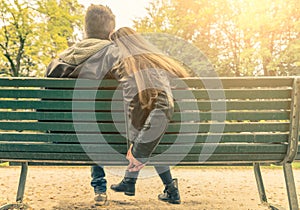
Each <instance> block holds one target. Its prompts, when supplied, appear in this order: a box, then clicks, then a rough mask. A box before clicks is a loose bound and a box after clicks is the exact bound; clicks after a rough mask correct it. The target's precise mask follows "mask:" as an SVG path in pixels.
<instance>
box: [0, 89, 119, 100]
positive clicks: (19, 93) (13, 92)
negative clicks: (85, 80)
mask: <svg viewBox="0 0 300 210" xmlns="http://www.w3.org/2000/svg"><path fill="white" fill-rule="evenodd" d="M112 96H114V100H120V99H122V91H121V90H100V91H98V90H75V91H74V90H63V89H60V90H38V89H35V90H28V89H0V98H38V99H90V100H91V99H96V98H99V99H100V98H101V99H110V100H111V98H112Z"/></svg>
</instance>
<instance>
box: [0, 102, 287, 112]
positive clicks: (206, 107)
mask: <svg viewBox="0 0 300 210" xmlns="http://www.w3.org/2000/svg"><path fill="white" fill-rule="evenodd" d="M1 108H2V109H40V110H45V109H46V110H72V108H74V109H76V110H83V111H84V110H88V111H90V110H112V108H113V109H115V110H123V109H124V105H123V103H122V102H121V101H114V102H110V101H96V102H94V101H91V102H88V101H73V102H72V101H26V100H5V101H0V109H1ZM211 109H213V110H215V111H225V110H289V109H290V101H275V100H274V101H213V102H209V101H203V102H202V101H198V102H193V101H184V102H183V101H178V102H177V103H176V104H175V110H180V111H184V110H197V111H198V110H201V111H210V110H211Z"/></svg>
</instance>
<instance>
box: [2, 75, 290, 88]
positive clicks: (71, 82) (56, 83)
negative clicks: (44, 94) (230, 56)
mask: <svg viewBox="0 0 300 210" xmlns="http://www.w3.org/2000/svg"><path fill="white" fill-rule="evenodd" d="M293 79H294V78H293V77H231V78H230V77H218V78H186V79H179V81H178V79H177V80H174V81H172V84H173V85H177V87H183V88H184V87H186V86H190V87H198V88H204V87H205V84H212V85H213V83H216V84H217V85H215V86H217V87H219V84H218V83H221V84H222V87H224V88H239V87H248V88H252V87H277V88H278V87H292V85H293ZM180 81H183V82H180ZM203 81H204V82H203ZM183 83H184V84H183ZM75 84H77V87H78V88H79V87H81V88H87V87H88V88H90V87H98V84H99V81H98V80H88V79H63V78H59V79H57V78H13V79H12V78H0V86H1V87H49V88H50V87H52V88H72V87H74V86H75ZM101 84H102V86H107V87H112V86H118V83H117V82H116V81H114V80H103V81H102V83H101ZM212 85H209V86H212ZM206 86H207V85H206Z"/></svg>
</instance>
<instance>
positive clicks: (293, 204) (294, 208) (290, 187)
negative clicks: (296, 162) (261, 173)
mask: <svg viewBox="0 0 300 210" xmlns="http://www.w3.org/2000/svg"><path fill="white" fill-rule="evenodd" d="M283 172H284V178H285V184H286V189H287V195H288V199H289V206H290V210H299V206H298V199H297V193H296V186H295V180H294V175H293V168H292V164H291V163H284V164H283Z"/></svg>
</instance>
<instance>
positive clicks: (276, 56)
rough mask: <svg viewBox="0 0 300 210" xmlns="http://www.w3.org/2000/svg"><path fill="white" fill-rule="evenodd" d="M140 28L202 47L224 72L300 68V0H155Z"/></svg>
mask: <svg viewBox="0 0 300 210" xmlns="http://www.w3.org/2000/svg"><path fill="white" fill-rule="evenodd" d="M147 10H148V14H147V16H146V17H143V18H140V19H137V20H136V21H135V23H134V25H135V28H136V29H137V30H138V31H139V32H155V33H158V32H164V33H168V34H172V35H175V36H179V37H181V38H183V39H184V40H186V41H189V42H191V43H192V44H193V45H195V46H196V47H198V48H199V49H200V50H201V51H202V52H204V54H205V55H206V56H207V57H208V58H209V60H210V61H211V62H212V63H213V65H214V66H215V69H216V70H217V71H218V73H219V74H220V75H225V76H247V75H292V74H295V69H299V54H297V49H299V42H298V41H297V40H299V33H300V27H299V25H300V21H299V20H300V11H299V2H298V0H290V1H285V0H253V1H248V0H239V1H237V0H225V1H224V0H215V1H206V0H187V1H182V0H154V1H152V3H151V4H150V6H149V8H148V9H147Z"/></svg>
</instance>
